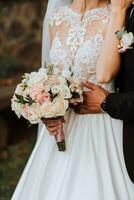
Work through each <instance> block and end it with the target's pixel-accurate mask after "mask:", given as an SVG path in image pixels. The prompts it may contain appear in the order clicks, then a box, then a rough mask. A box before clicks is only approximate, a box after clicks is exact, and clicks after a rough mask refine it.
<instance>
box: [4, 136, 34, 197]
mask: <svg viewBox="0 0 134 200" xmlns="http://www.w3.org/2000/svg"><path fill="white" fill-rule="evenodd" d="M35 140H36V137H31V138H29V140H26V141H23V142H21V143H19V144H17V145H14V146H11V147H9V149H8V152H9V157H8V158H7V159H0V200H10V199H11V196H12V194H13V192H14V190H15V187H16V184H17V182H18V180H19V179H20V176H21V174H22V171H23V169H24V167H25V165H26V162H27V160H28V158H29V155H30V153H31V151H32V149H33V146H34V144H35Z"/></svg>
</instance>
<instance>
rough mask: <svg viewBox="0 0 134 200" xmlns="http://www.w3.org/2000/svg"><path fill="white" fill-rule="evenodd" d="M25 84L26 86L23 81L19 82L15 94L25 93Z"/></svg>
mask: <svg viewBox="0 0 134 200" xmlns="http://www.w3.org/2000/svg"><path fill="white" fill-rule="evenodd" d="M23 86H24V84H23V83H20V84H18V85H17V87H16V89H15V94H19V95H23V92H24V90H23Z"/></svg>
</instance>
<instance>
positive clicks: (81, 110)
mask: <svg viewBox="0 0 134 200" xmlns="http://www.w3.org/2000/svg"><path fill="white" fill-rule="evenodd" d="M83 86H84V87H86V88H88V89H90V91H85V92H83V97H84V101H83V104H79V105H77V106H74V111H75V112H76V113H77V114H81V115H82V114H95V113H102V110H101V103H102V102H103V101H104V100H105V98H106V97H107V95H108V92H107V91H106V90H104V89H103V88H101V87H99V86H97V85H94V84H93V83H91V82H84V83H83Z"/></svg>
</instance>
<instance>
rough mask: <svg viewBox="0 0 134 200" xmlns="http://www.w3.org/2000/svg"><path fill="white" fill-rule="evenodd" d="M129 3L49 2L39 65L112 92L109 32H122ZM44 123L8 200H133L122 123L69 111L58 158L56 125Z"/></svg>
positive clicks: (115, 64)
mask: <svg viewBox="0 0 134 200" xmlns="http://www.w3.org/2000/svg"><path fill="white" fill-rule="evenodd" d="M131 2H132V1H131V0H111V5H110V4H109V2H108V1H107V0H74V1H73V2H72V3H71V1H70V0H57V1H56V0H49V3H48V10H47V14H46V18H45V24H44V27H45V31H44V39H43V61H44V57H45V60H47V61H48V62H51V63H52V64H53V65H54V66H55V70H56V71H57V73H60V70H61V68H66V67H68V66H73V70H74V76H75V77H77V78H78V79H79V80H89V81H90V82H93V83H95V84H101V86H102V87H104V88H105V89H106V90H107V91H108V92H114V81H113V78H114V77H115V75H116V74H117V72H118V70H119V65H120V56H119V53H118V49H117V46H118V42H119V41H118V40H117V39H116V36H115V34H114V32H115V31H117V30H121V29H122V27H123V24H124V19H125V12H126V9H127V7H128V6H129V4H130V3H131ZM48 24H49V33H50V43H49V39H48V36H49V35H48V27H47V25H48ZM49 45H50V51H49ZM43 63H44V62H43ZM44 123H45V125H46V126H44V125H43V127H41V128H40V131H39V137H38V140H37V143H36V145H35V148H34V150H33V152H32V155H31V157H30V159H29V162H28V164H27V166H26V168H25V170H24V173H23V175H22V177H21V179H20V181H19V183H18V186H17V188H16V190H15V192H14V195H13V197H12V200H90V199H91V200H133V199H134V185H133V183H132V182H131V180H130V179H129V176H128V173H127V170H126V167H125V162H124V157H123V147H122V132H123V131H122V121H120V120H115V119H112V118H111V117H110V116H109V115H108V114H106V113H100V114H92V115H90V114H87V115H78V114H76V113H75V112H74V111H73V109H70V110H69V111H68V113H67V115H66V116H65V123H64V133H65V137H66V144H67V150H66V152H59V151H58V150H57V146H56V144H55V141H54V138H53V137H51V136H50V134H51V135H55V134H56V133H57V130H58V129H59V126H61V123H62V122H61V121H58V120H57V121H52V120H45V121H44ZM49 133H50V134H49Z"/></svg>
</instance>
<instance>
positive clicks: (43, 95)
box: [36, 92, 50, 105]
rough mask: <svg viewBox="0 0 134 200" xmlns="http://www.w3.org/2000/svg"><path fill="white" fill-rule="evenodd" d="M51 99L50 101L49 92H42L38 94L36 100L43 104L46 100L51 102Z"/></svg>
mask: <svg viewBox="0 0 134 200" xmlns="http://www.w3.org/2000/svg"><path fill="white" fill-rule="evenodd" d="M49 101H50V94H49V93H43V92H40V93H38V94H37V95H36V102H38V103H39V104H40V105H42V104H43V103H45V102H49Z"/></svg>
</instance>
